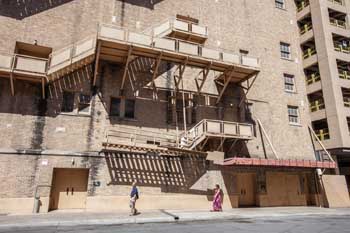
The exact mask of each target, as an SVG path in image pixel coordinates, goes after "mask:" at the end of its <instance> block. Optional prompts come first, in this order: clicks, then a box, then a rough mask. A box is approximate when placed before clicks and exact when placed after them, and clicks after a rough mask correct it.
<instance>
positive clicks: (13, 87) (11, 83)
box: [10, 72, 15, 96]
mask: <svg viewBox="0 0 350 233" xmlns="http://www.w3.org/2000/svg"><path fill="white" fill-rule="evenodd" d="M10 85H11V94H12V96H14V95H15V86H14V83H13V73H12V72H11V74H10Z"/></svg>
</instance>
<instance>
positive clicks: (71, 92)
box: [61, 90, 76, 114]
mask: <svg viewBox="0 0 350 233" xmlns="http://www.w3.org/2000/svg"><path fill="white" fill-rule="evenodd" d="M65 94H69V95H72V96H73V102H72V110H71V111H68V110H67V109H66V108H65V106H66V104H65V101H66V98H65ZM75 98H76V92H75V91H71V90H63V92H62V106H61V113H63V114H73V113H75V111H74V106H75Z"/></svg>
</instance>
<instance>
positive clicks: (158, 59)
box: [152, 52, 163, 92]
mask: <svg viewBox="0 0 350 233" xmlns="http://www.w3.org/2000/svg"><path fill="white" fill-rule="evenodd" d="M162 56H163V52H161V53H160V54H159V57H158V58H157V62H156V66H155V67H154V69H153V76H152V86H153V91H154V92H157V87H156V84H155V82H154V80H155V79H156V77H157V75H158V70H159V65H160V63H161V62H162Z"/></svg>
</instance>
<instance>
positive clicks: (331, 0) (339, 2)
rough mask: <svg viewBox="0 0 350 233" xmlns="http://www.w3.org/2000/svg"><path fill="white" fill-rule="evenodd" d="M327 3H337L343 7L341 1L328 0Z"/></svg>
mask: <svg viewBox="0 0 350 233" xmlns="http://www.w3.org/2000/svg"><path fill="white" fill-rule="evenodd" d="M328 1H330V2H332V3H337V4H339V5H343V1H342V0H328Z"/></svg>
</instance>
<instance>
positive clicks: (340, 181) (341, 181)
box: [322, 175, 350, 208]
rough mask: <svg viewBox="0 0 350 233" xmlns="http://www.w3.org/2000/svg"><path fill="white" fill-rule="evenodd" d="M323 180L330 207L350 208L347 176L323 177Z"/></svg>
mask: <svg viewBox="0 0 350 233" xmlns="http://www.w3.org/2000/svg"><path fill="white" fill-rule="evenodd" d="M322 180H323V186H324V190H325V195H326V198H327V202H328V207H332V208H334V207H350V200H349V191H348V188H347V184H346V180H345V176H338V175H323V176H322Z"/></svg>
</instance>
